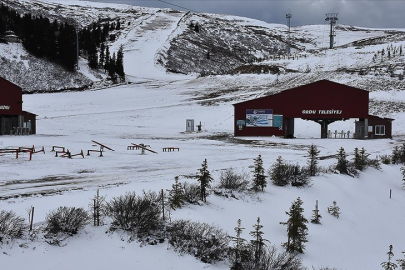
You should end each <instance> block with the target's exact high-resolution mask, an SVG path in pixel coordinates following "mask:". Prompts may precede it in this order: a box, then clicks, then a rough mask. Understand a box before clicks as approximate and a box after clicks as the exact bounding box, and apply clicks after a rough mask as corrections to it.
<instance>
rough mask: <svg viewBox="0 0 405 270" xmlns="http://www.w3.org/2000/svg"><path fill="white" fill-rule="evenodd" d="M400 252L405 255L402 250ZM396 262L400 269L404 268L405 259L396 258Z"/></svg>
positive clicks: (404, 269)
mask: <svg viewBox="0 0 405 270" xmlns="http://www.w3.org/2000/svg"><path fill="white" fill-rule="evenodd" d="M402 253H403V254H404V256H405V252H403V251H402ZM397 262H398V264H399V267H401V270H405V259H397Z"/></svg>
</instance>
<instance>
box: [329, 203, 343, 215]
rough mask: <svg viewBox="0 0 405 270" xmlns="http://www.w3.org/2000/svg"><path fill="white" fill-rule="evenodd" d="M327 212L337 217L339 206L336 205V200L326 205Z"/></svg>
mask: <svg viewBox="0 0 405 270" xmlns="http://www.w3.org/2000/svg"><path fill="white" fill-rule="evenodd" d="M328 213H329V214H331V215H332V216H334V217H336V218H339V216H340V214H341V212H340V207H339V206H337V205H336V201H333V205H332V206H329V207H328Z"/></svg>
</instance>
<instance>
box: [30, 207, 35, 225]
mask: <svg viewBox="0 0 405 270" xmlns="http://www.w3.org/2000/svg"><path fill="white" fill-rule="evenodd" d="M33 223H34V206H31V214H30V231H32V224H33Z"/></svg>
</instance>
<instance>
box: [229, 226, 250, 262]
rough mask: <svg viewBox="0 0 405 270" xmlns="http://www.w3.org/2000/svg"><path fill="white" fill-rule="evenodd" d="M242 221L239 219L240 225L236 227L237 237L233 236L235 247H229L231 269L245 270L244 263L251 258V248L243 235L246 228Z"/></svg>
mask: <svg viewBox="0 0 405 270" xmlns="http://www.w3.org/2000/svg"><path fill="white" fill-rule="evenodd" d="M241 223H242V221H241V220H240V219H238V226H237V227H235V232H236V237H231V241H232V242H233V247H230V248H229V261H230V263H231V270H244V267H243V263H244V262H246V261H248V260H250V256H249V249H248V248H247V245H246V240H245V239H243V238H242V237H241V234H242V232H243V230H244V229H245V228H242V227H241Z"/></svg>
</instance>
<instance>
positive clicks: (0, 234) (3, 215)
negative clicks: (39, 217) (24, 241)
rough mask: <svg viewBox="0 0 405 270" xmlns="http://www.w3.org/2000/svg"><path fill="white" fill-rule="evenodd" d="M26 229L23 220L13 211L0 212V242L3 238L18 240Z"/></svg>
mask: <svg viewBox="0 0 405 270" xmlns="http://www.w3.org/2000/svg"><path fill="white" fill-rule="evenodd" d="M27 228H28V226H27V224H26V223H25V220H24V218H22V217H20V216H17V214H16V213H15V212H13V211H11V210H10V211H5V210H2V211H0V242H2V241H3V239H4V238H10V239H13V238H20V237H22V236H23V235H24V231H25V230H26V229H27Z"/></svg>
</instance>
